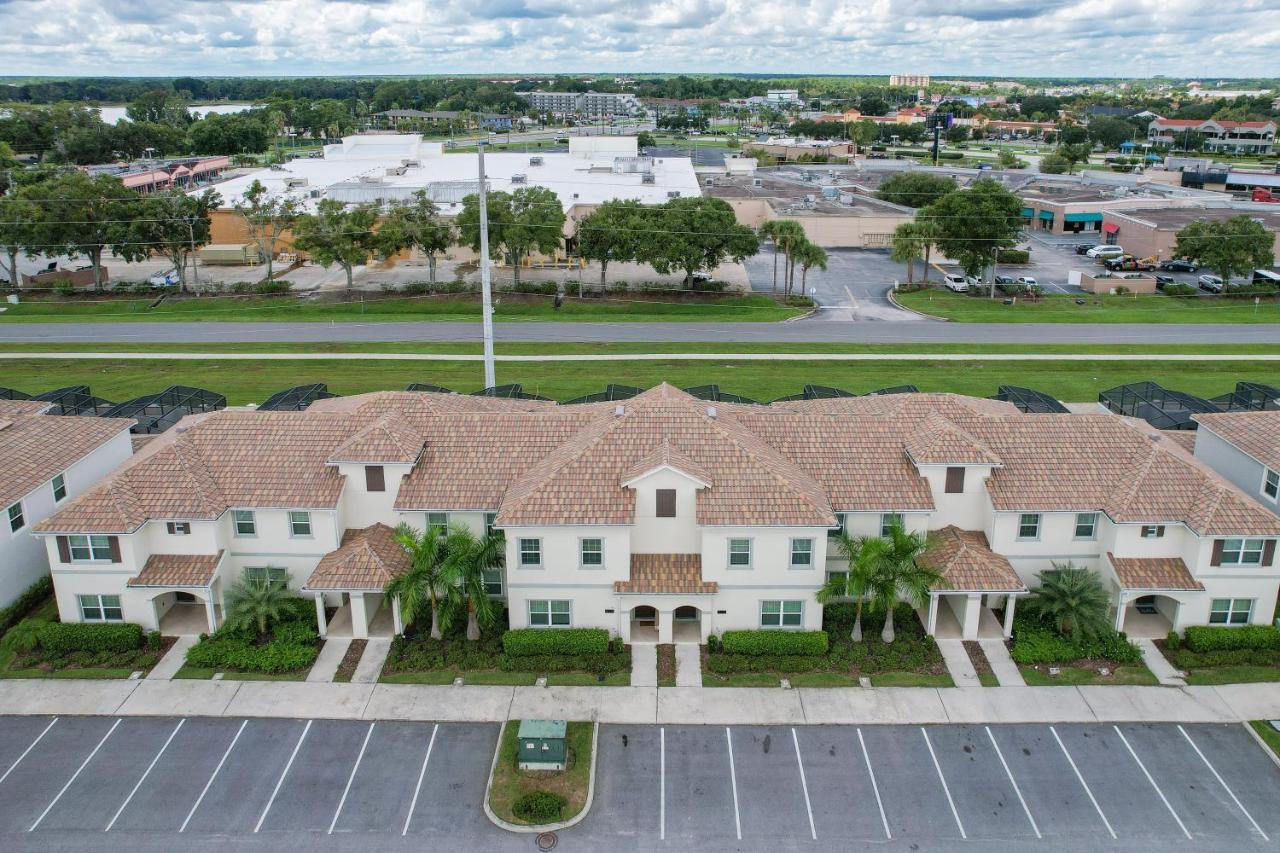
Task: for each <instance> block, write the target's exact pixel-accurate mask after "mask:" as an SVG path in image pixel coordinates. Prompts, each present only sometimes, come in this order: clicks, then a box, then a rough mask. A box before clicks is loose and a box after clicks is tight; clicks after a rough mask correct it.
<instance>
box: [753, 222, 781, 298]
mask: <svg viewBox="0 0 1280 853" xmlns="http://www.w3.org/2000/svg"><path fill="white" fill-rule="evenodd" d="M777 224H778V220H776V219H770V220H768V221H766V222H764V223H761V225H760V227H759V228H758V229H756V233H757V234H758V235H759V236H760V239H761V240H768V241H770V242H771V243H773V292H774V293H777V292H778V241H777V240H775V239H774V231H775V230H776V229H775V226H776V225H777Z"/></svg>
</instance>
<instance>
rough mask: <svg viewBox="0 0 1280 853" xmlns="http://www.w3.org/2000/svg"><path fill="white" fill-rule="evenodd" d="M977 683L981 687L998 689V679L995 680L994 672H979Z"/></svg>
mask: <svg viewBox="0 0 1280 853" xmlns="http://www.w3.org/2000/svg"><path fill="white" fill-rule="evenodd" d="M978 683H979V684H981V685H982V686H983V687H999V686H1000V679H998V678H996V674H995V673H994V672H980V673H978Z"/></svg>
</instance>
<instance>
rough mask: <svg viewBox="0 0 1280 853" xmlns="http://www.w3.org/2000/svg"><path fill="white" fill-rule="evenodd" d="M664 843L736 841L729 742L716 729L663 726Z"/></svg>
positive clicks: (711, 727)
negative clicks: (664, 743) (665, 812)
mask: <svg viewBox="0 0 1280 853" xmlns="http://www.w3.org/2000/svg"><path fill="white" fill-rule="evenodd" d="M666 741H667V743H666V763H667V786H666V789H667V796H666V801H667V807H666V811H667V814H666V818H667V840H668V841H669V842H671V843H672V844H673V845H676V846H677V847H679V845H680V844H682V843H683V844H691V843H694V842H697V841H699V840H704V839H719V840H723V839H726V838H728V839H733V838H736V837H737V825H738V808H737V806H736V804H735V802H734V791H733V785H734V782H733V775H732V773H731V771H730V768H729V749H728V740H727V738H726V737H725V730H724V729H723V728H721V727H719V726H667V727H666Z"/></svg>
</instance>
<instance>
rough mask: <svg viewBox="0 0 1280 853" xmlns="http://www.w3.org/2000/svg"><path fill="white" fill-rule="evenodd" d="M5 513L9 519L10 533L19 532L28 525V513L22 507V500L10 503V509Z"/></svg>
mask: <svg viewBox="0 0 1280 853" xmlns="http://www.w3.org/2000/svg"><path fill="white" fill-rule="evenodd" d="M5 514H6V516H7V517H8V520H9V532H10V533H17V532H18V531H19V530H21V529H22V528H24V527H26V526H27V515H26V513H25V512H24V511H23V509H22V501H15V502H14V503H11V504H9V509H8V511H7V512H6V513H5Z"/></svg>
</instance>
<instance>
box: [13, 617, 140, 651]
mask: <svg viewBox="0 0 1280 853" xmlns="http://www.w3.org/2000/svg"><path fill="white" fill-rule="evenodd" d="M37 636H38V637H39V638H40V648H42V649H44V651H45V653H46V654H48V655H49V656H51V657H63V656H66V655H69V654H71V653H72V652H131V651H136V650H137V649H140V648H142V626H141V625H132V624H129V623H121V624H105V625H98V624H89V623H84V622H70V623H66V624H64V623H61V622H53V623H50V624H48V625H45V626H44V627H43V628H41V629H40V630H39V632H38V634H37Z"/></svg>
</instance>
